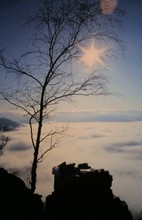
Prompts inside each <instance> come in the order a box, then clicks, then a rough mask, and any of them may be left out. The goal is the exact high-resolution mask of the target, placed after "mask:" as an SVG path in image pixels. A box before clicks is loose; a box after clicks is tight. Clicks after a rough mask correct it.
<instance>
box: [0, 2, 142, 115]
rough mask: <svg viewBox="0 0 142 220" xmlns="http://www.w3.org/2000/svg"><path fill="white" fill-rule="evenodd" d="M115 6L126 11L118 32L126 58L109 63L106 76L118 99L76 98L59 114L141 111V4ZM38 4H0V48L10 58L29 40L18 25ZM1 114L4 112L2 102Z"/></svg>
mask: <svg viewBox="0 0 142 220" xmlns="http://www.w3.org/2000/svg"><path fill="white" fill-rule="evenodd" d="M118 3H119V4H120V5H121V7H122V8H124V9H125V10H126V12H127V15H126V17H125V18H124V22H123V26H124V29H123V30H122V31H121V33H120V37H121V39H122V40H123V41H124V42H125V45H126V51H125V57H124V56H122V55H121V56H119V57H118V59H117V60H113V61H112V62H111V63H109V69H108V72H107V74H108V76H109V77H110V79H111V85H110V86H111V88H112V89H113V91H114V92H115V93H118V94H119V96H107V97H87V98H79V99H77V101H78V102H77V104H75V105H74V106H72V107H68V106H66V105H64V106H63V108H62V107H61V108H60V110H61V111H62V110H64V111H70V110H72V111H88V110H89V111H90V110H93V111H94V110H96V111H100V110H103V111H105V110H108V111H112V110H115V111H120V110H121V111H123V110H139V111H142V95H141V92H142V87H141V85H142V69H141V60H142V13H141V11H142V1H141V0H135V1H134V0H119V1H118ZM37 4H38V0H30V1H29V0H13V1H11V0H1V1H0V48H6V49H7V51H8V52H9V53H10V54H11V55H12V54H14V55H15V54H17V51H20V50H21V49H24V48H23V40H24V39H25V38H27V37H29V33H30V32H29V33H28V32H27V31H26V32H25V31H24V30H23V28H22V27H20V24H21V21H22V18H23V17H25V16H26V13H27V14H28V13H31V12H32V11H34V8H35V7H36V5H37ZM29 31H30V30H29ZM4 78H5V75H4V74H3V72H0V83H3V80H4ZM0 111H7V110H6V105H4V104H3V103H2V102H0Z"/></svg>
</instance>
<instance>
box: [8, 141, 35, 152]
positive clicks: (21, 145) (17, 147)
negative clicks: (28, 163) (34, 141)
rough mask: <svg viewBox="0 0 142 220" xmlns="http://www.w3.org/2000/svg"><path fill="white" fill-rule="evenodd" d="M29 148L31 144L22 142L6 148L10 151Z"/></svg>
mask: <svg viewBox="0 0 142 220" xmlns="http://www.w3.org/2000/svg"><path fill="white" fill-rule="evenodd" d="M29 149H31V146H30V145H28V144H26V143H24V142H18V143H14V144H12V145H10V147H9V148H8V150H9V151H12V152H18V151H27V150H29Z"/></svg>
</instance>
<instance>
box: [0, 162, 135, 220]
mask: <svg viewBox="0 0 142 220" xmlns="http://www.w3.org/2000/svg"><path fill="white" fill-rule="evenodd" d="M53 174H54V177H55V179H54V180H55V181H54V192H53V193H52V194H51V195H49V196H47V198H46V202H45V204H44V206H43V202H42V200H41V195H38V194H32V192H31V190H30V189H29V188H27V187H26V185H25V183H24V182H23V180H21V179H20V178H19V177H17V176H15V175H13V174H10V173H9V172H7V171H6V170H5V169H3V168H0V219H15V220H19V219H20V220H28V219H29V220H30V219H34V220H36V219H39V220H45V219H48V220H54V219H62V220H65V219H66V220H71V219H72V220H89V219H94V220H133V217H132V214H131V212H130V211H129V209H128V206H127V204H126V202H124V201H121V200H120V199H119V197H116V196H114V195H113V192H112V190H111V185H112V180H113V178H112V176H111V175H110V174H109V172H108V171H105V170H103V169H101V170H94V169H92V168H91V167H90V166H88V164H87V163H83V164H79V165H78V166H77V167H76V166H75V163H73V164H66V163H65V162H64V163H62V164H60V165H59V166H56V167H54V168H53Z"/></svg>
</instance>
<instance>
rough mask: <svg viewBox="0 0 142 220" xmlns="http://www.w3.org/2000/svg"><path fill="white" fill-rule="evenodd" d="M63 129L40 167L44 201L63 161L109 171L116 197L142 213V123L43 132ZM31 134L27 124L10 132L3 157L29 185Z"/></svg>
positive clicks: (100, 124) (90, 124)
mask: <svg viewBox="0 0 142 220" xmlns="http://www.w3.org/2000/svg"><path fill="white" fill-rule="evenodd" d="M63 126H64V127H68V131H67V135H65V137H64V138H63V141H62V142H60V143H59V145H58V146H57V147H56V148H54V149H53V150H52V151H50V152H49V153H48V154H47V155H46V157H45V159H44V161H43V162H42V163H40V164H39V166H38V182H37V192H38V193H40V194H42V195H43V198H45V197H46V196H47V195H48V194H50V193H51V192H52V191H53V183H54V176H53V175H52V168H53V167H54V166H56V165H58V164H60V163H62V162H64V161H66V162H67V163H73V162H74V163H76V164H78V163H84V162H86V163H88V164H89V165H90V166H92V168H96V169H105V170H108V171H109V172H110V174H112V176H113V183H112V190H113V193H114V195H116V196H119V197H120V199H121V200H124V201H126V202H127V204H128V206H129V207H130V209H131V210H136V211H140V210H142V205H141V204H142V122H141V121H132V122H130V121H129V122H76V123H74V122H72V123H65V122H64V123H61V122H58V123H49V124H48V125H47V124H46V125H45V126H44V127H43V129H44V133H45V134H46V132H47V131H48V130H50V129H51V128H52V129H54V127H56V128H57V127H60V128H61V127H63ZM35 129H36V125H35ZM29 134H30V132H29V126H28V125H26V124H25V125H24V126H21V127H20V128H18V129H17V130H16V131H12V132H8V133H7V135H8V136H9V137H10V138H11V141H10V142H9V144H8V145H7V147H6V149H5V151H4V154H3V155H2V156H1V158H0V160H1V164H3V165H4V166H6V167H7V168H16V169H18V170H21V171H20V175H22V177H23V178H24V180H25V181H27V182H28V175H29V167H30V166H31V162H32V157H33V149H32V146H31V142H30V135H29ZM46 145H48V143H46V142H45V143H44V146H45V147H46ZM43 150H44V149H43Z"/></svg>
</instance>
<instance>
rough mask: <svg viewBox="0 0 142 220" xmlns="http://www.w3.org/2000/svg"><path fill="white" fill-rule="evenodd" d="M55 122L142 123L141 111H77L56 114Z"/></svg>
mask: <svg viewBox="0 0 142 220" xmlns="http://www.w3.org/2000/svg"><path fill="white" fill-rule="evenodd" d="M54 119H55V120H56V121H57V122H58V121H62V122H137V121H142V111H132V110H129V111H108V112H103V111H102V112H97V111H80V112H79V111H78V112H58V113H57V115H56V117H55V118H54Z"/></svg>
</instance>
